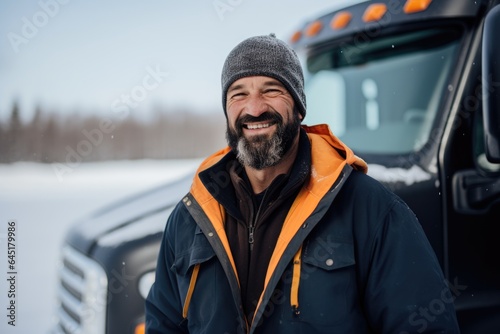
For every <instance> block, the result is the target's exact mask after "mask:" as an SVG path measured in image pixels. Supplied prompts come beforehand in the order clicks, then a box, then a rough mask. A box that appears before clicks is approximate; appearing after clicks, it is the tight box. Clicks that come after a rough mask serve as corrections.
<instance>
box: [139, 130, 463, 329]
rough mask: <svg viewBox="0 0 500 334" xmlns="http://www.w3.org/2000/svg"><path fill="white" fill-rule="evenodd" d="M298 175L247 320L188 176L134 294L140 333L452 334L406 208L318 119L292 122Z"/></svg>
mask: <svg viewBox="0 0 500 334" xmlns="http://www.w3.org/2000/svg"><path fill="white" fill-rule="evenodd" d="M303 128H304V129H305V130H306V131H307V133H308V138H309V141H310V144H311V168H310V177H309V179H308V180H307V181H306V182H305V184H304V186H303V187H302V189H301V190H300V192H299V193H298V195H297V197H296V199H295V201H294V202H293V204H292V206H291V208H290V210H289V213H288V215H287V217H286V219H285V221H284V223H283V228H282V231H281V233H280V235H279V238H278V242H277V244H276V246H275V249H274V252H273V254H272V256H271V259H270V262H269V266H268V269H267V274H266V277H265V282H264V290H263V292H262V295H261V297H260V300H259V302H258V304H257V306H256V311H255V314H254V318H253V320H252V321H246V318H245V315H244V313H243V307H242V301H241V294H240V285H239V279H238V274H237V272H236V269H235V268H236V267H235V263H234V259H233V257H232V254H231V251H230V246H229V242H228V239H227V236H226V234H225V228H224V223H225V220H226V219H225V215H226V211H225V208H224V207H222V206H221V205H220V203H219V202H217V201H216V200H215V197H214V194H215V195H219V193H218V192H220V191H222V189H223V188H224V187H225V186H227V184H226V183H227V182H229V181H228V177H227V175H226V176H224V175H216V176H215V177H214V178H213V179H214V180H218V181H217V182H213V183H212V184H210V185H209V186H208V188H207V186H206V185H205V184H204V183H203V182H202V181H201V179H200V177H199V175H200V173H201V172H204V173H206V172H207V171H208V172H210V171H211V170H217V166H218V165H217V164H218V163H220V162H221V161H223V160H224V157H225V156H227V155H228V154H230V153H229V149H228V148H226V149H225V150H222V151H220V152H218V153H216V154H214V155H213V156H211V157H209V158H208V159H207V160H205V162H204V163H202V165H201V166H200V168H199V171H198V173H197V175H196V176H195V178H194V180H193V185H192V187H191V190H190V192H189V193H188V194H187V195H186V196H185V197H184V198H183V200H182V201H181V202H180V203H179V204H178V205H177V206H176V208H175V209H174V210H173V212H172V214H171V215H170V217H169V219H168V221H167V224H166V228H165V233H164V238H163V242H162V245H161V248H160V253H159V257H158V265H157V270H156V281H155V283H154V284H153V286H152V288H151V290H150V293H149V296H148V298H147V300H146V329H147V333H149V334H153V333H214V334H219V333H221V334H223V333H228V334H229V333H231V334H232V333H273V334H279V333H287V334H288V333H308V334H309V333H311V334H312V333H423V332H425V333H429V332H432V333H458V332H459V330H458V326H457V321H456V316H455V311H454V307H453V296H451V294H450V291H449V289H448V287H447V284H446V281H445V279H444V277H443V274H442V271H441V268H440V266H439V263H438V261H437V259H436V257H435V255H434V253H433V250H432V248H431V246H430V244H429V242H428V241H427V239H426V237H425V234H424V232H423V230H422V228H421V226H420V224H419V222H418V220H417V219H416V217H415V215H414V214H413V213H412V211H411V210H410V209H409V208H408V206H407V205H406V204H405V203H404V202H403V201H402V200H401V199H400V198H399V197H397V196H396V195H394V194H393V193H391V192H390V191H388V190H387V189H386V188H384V187H383V186H382V185H381V184H380V183H378V182H377V181H375V180H373V179H372V178H370V177H369V176H367V175H365V174H364V173H363V172H365V171H366V164H365V163H364V162H363V161H362V160H361V159H359V158H357V157H356V156H355V155H354V154H353V152H352V151H351V150H350V149H349V148H348V147H346V146H345V145H344V144H343V143H342V142H340V141H339V140H338V139H337V138H336V137H335V136H333V135H332V134H331V132H330V130H329V129H328V127H327V126H326V125H320V126H315V127H305V126H304V127H303Z"/></svg>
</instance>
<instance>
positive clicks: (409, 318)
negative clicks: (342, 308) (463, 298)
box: [364, 199, 460, 333]
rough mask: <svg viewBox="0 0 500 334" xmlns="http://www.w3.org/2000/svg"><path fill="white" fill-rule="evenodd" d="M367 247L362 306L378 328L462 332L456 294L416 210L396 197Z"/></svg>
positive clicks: (383, 330) (373, 324) (406, 330)
mask: <svg viewBox="0 0 500 334" xmlns="http://www.w3.org/2000/svg"><path fill="white" fill-rule="evenodd" d="M371 239H372V240H371V242H368V244H367V245H366V246H368V247H367V251H368V252H369V256H368V257H367V259H368V260H366V261H367V263H369V264H368V266H367V267H368V268H369V271H368V272H367V279H366V281H365V282H366V286H365V294H364V301H365V303H364V305H365V312H366V314H367V317H368V319H369V321H370V323H371V324H372V326H373V327H374V328H373V329H374V330H375V331H376V332H379V333H424V332H425V333H459V332H460V331H459V329H458V324H457V319H456V314H455V309H454V305H453V301H454V296H453V295H452V294H451V292H450V289H449V287H448V284H447V281H446V280H445V278H444V275H443V273H442V270H441V267H440V265H439V262H438V260H437V258H436V256H435V254H434V251H433V249H432V247H431V245H430V243H429V242H428V240H427V237H426V236H425V233H424V231H423V229H422V227H421V225H420V223H419V222H418V220H417V218H416V216H415V215H414V213H413V212H412V211H411V210H410V208H409V207H408V206H407V205H406V204H405V203H404V202H402V201H401V200H399V199H394V201H393V202H392V205H390V206H389V208H388V209H387V211H386V212H385V214H383V215H382V217H381V221H380V224H379V225H378V226H377V227H376V229H375V230H374V235H373V236H372V238H371Z"/></svg>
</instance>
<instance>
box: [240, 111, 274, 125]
mask: <svg viewBox="0 0 500 334" xmlns="http://www.w3.org/2000/svg"><path fill="white" fill-rule="evenodd" d="M265 121H271V122H273V123H278V124H279V123H282V122H283V117H282V116H281V115H280V114H279V113H277V112H275V111H266V112H264V113H262V114H260V115H259V116H257V117H254V116H252V115H243V116H241V117H239V118H238V119H237V120H236V124H235V125H236V128H237V129H241V128H242V127H243V124H244V123H253V122H265Z"/></svg>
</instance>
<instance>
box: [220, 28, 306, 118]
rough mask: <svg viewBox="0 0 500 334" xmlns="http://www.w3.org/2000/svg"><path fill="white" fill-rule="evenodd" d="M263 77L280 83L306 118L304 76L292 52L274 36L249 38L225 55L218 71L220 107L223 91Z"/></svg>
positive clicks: (223, 102) (224, 103)
mask: <svg viewBox="0 0 500 334" xmlns="http://www.w3.org/2000/svg"><path fill="white" fill-rule="evenodd" d="M259 75H262V76H267V77H271V78H274V79H276V80H278V81H280V82H281V83H282V84H283V85H284V86H285V88H286V89H287V90H288V92H289V93H290V94H291V95H292V97H293V99H294V100H295V105H296V106H297V109H298V110H299V112H300V114H301V115H302V117H305V116H306V96H305V94H304V75H303V73H302V66H301V64H300V61H299V58H298V57H297V54H296V53H295V51H294V50H293V49H292V48H290V46H288V44H286V43H285V42H283V41H282V40H280V39H278V38H276V36H275V35H274V34H270V35H269V36H255V37H250V38H248V39H246V40H244V41H243V42H241V43H240V44H238V45H237V46H236V47H235V48H234V49H233V50H232V51H231V52H230V53H229V55H228V56H227V58H226V61H225V63H224V67H223V68H222V77H221V79H222V80H221V81H222V106H223V108H224V113H225V114H226V115H227V111H226V100H227V91H228V89H229V86H231V85H232V84H233V82H235V81H236V80H238V79H241V78H244V77H249V76H259Z"/></svg>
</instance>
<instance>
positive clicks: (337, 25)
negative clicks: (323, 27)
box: [330, 12, 352, 29]
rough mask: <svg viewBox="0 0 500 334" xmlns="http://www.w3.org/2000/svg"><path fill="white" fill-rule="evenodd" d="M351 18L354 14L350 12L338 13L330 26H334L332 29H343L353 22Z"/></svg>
mask: <svg viewBox="0 0 500 334" xmlns="http://www.w3.org/2000/svg"><path fill="white" fill-rule="evenodd" d="M351 19H352V14H351V13H349V12H340V13H337V14H335V16H334V17H333V19H332V21H331V22H330V27H332V29H343V28H345V27H346V26H347V25H348V24H349V22H351Z"/></svg>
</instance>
